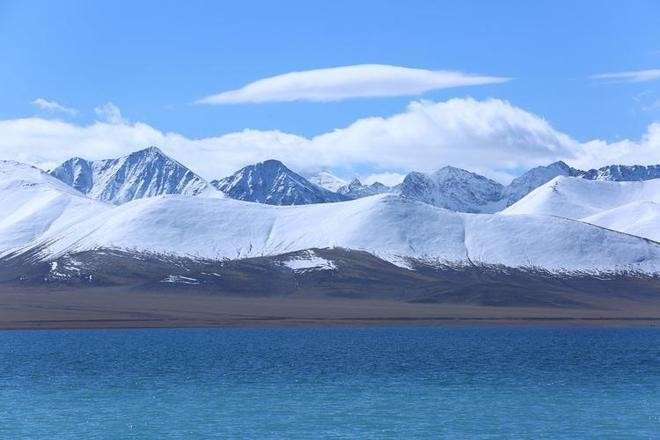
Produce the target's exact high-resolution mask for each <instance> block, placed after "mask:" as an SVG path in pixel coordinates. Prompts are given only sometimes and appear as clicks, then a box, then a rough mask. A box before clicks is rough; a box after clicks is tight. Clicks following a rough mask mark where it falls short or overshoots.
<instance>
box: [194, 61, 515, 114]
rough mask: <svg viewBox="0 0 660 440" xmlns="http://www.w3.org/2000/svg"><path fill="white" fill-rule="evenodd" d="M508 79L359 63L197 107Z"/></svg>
mask: <svg viewBox="0 0 660 440" xmlns="http://www.w3.org/2000/svg"><path fill="white" fill-rule="evenodd" d="M508 80H509V78H502V77H495V76H479V75H469V74H465V73H461V72H450V71H443V70H435V71H434V70H424V69H411V68H407V67H399V66H388V65H382V64H361V65H354V66H344V67H333V68H328V69H316V70H306V71H302V72H291V73H285V74H283V75H277V76H272V77H269V78H264V79H260V80H258V81H254V82H252V83H249V84H247V85H245V86H244V87H242V88H240V89H236V90H230V91H227V92H222V93H219V94H216V95H211V96H207V97H205V98H202V99H200V100H199V101H197V103H198V104H237V103H261V102H285V101H317V102H324V101H340V100H344V99H349V98H367V97H379V96H380V97H384V96H413V95H420V94H422V93H424V92H427V91H430V90H437V89H445V88H450V87H461V86H471V85H481V84H494V83H501V82H505V81H508Z"/></svg>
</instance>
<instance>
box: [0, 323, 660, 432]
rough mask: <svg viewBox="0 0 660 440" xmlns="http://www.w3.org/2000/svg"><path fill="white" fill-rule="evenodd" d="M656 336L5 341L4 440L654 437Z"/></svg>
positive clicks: (317, 334) (313, 332) (176, 333)
mask: <svg viewBox="0 0 660 440" xmlns="http://www.w3.org/2000/svg"><path fill="white" fill-rule="evenodd" d="M658 414H660V330H659V329H652V328H637V329H603V328H598V329H594V328H524V327H516V328H514V327H510V328H509V327H496V328H486V327H484V328H479V327H461V328H439V327H435V328H410V327H398V328H323V329H321V328H306V329H249V330H246V329H210V330H108V331H9V332H0V438H2V439H22V438H31V439H32V438H47V439H53V438H57V439H119V438H127V439H171V438H174V439H197V438H200V439H201V438H287V439H297V438H361V439H365V438H439V437H444V438H466V437H470V438H498V437H506V438H552V439H557V438H565V439H572V438H576V437H578V438H657V437H659V436H660V417H659V416H658Z"/></svg>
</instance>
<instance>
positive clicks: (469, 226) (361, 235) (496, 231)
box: [33, 195, 660, 272]
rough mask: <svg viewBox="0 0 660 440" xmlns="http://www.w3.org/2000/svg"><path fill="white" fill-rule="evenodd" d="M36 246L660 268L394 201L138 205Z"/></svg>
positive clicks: (612, 242) (540, 231)
mask: <svg viewBox="0 0 660 440" xmlns="http://www.w3.org/2000/svg"><path fill="white" fill-rule="evenodd" d="M208 219H213V220H212V221H209V220H208ZM33 246H34V247H35V248H41V247H42V246H43V247H44V249H43V250H42V253H41V255H42V257H43V258H46V259H48V258H53V257H56V256H59V255H63V254H66V253H68V252H75V251H84V250H94V249H100V248H110V249H112V248H116V249H124V250H134V251H141V252H154V253H163V254H174V255H181V256H196V257H200V258H211V259H225V258H229V259H235V258H244V257H252V256H267V255H278V254H282V253H286V252H293V251H299V250H306V249H313V248H331V247H341V248H347V249H356V250H365V251H368V252H370V253H372V254H374V255H377V256H379V257H381V258H384V259H387V260H388V261H392V262H398V261H401V258H402V257H413V258H432V259H438V260H443V261H448V262H465V261H468V262H475V263H476V262H479V263H484V264H502V265H505V266H536V267H543V268H546V269H551V270H604V271H612V270H620V269H630V270H642V271H648V272H656V271H658V269H659V268H660V245H659V244H657V243H654V242H650V241H648V240H644V239H641V238H638V237H633V236H630V235H626V234H621V233H617V232H613V231H609V230H607V229H603V228H600V227H596V226H592V225H589V224H585V223H581V222H576V221H572V220H566V219H561V218H554V217H540V216H504V215H473V214H462V213H456V212H451V211H447V210H445V209H440V208H436V207H433V206H431V205H428V204H424V203H419V202H415V201H412V200H406V199H403V198H400V197H397V196H394V195H378V196H373V197H367V198H363V199H358V200H354V201H349V202H341V203H334V204H315V205H306V206H290V207H279V206H268V205H262V204H256V203H246V202H241V201H235V200H229V199H220V200H218V199H205V198H195V197H184V196H164V197H157V198H149V199H141V200H136V201H133V202H130V203H127V204H124V205H122V206H119V207H116V208H113V209H112V211H110V212H108V213H104V214H103V215H99V216H96V217H94V218H91V219H88V220H86V221H82V222H80V223H78V224H77V225H75V226H74V227H71V228H69V229H68V230H67V231H66V233H62V234H53V235H51V236H49V237H45V238H44V239H43V240H40V241H36V242H35V243H33Z"/></svg>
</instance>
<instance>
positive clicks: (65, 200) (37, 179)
mask: <svg viewBox="0 0 660 440" xmlns="http://www.w3.org/2000/svg"><path fill="white" fill-rule="evenodd" d="M0 200H1V201H2V206H1V209H2V212H3V216H2V217H1V218H0V255H1V254H3V253H4V252H6V251H8V250H11V249H14V248H17V247H20V246H24V245H26V244H27V243H29V242H31V241H33V240H35V239H37V238H39V237H42V236H48V235H52V234H55V233H58V232H61V231H65V230H66V229H67V228H68V227H69V226H71V225H73V224H76V223H78V222H80V221H82V220H84V219H87V218H90V217H93V216H94V215H95V214H101V213H103V212H106V211H108V210H109V209H111V207H110V206H109V205H106V204H105V203H102V202H97V201H95V200H91V199H89V198H87V197H85V196H84V195H83V194H81V193H79V192H78V191H76V190H75V189H73V188H71V187H69V186H67V185H65V184H64V183H62V182H60V181H59V180H57V179H55V178H54V177H52V176H50V175H48V174H46V173H45V172H43V171H41V170H40V169H38V168H35V167H32V166H30V165H25V164H22V163H18V162H13V161H0Z"/></svg>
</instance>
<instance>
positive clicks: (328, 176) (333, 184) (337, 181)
mask: <svg viewBox="0 0 660 440" xmlns="http://www.w3.org/2000/svg"><path fill="white" fill-rule="evenodd" d="M307 180H309V181H310V182H312V183H313V184H314V185H317V186H320V187H321V188H325V189H327V190H328V191H332V192H337V190H338V189H339V188H341V187H342V186H344V185H346V184H347V182H346V181H345V180H344V179H342V178H340V177H337V176H335V175H334V174H332V173H330V172H329V171H321V172H320V173H318V174H314V175H312V176H308V177H307Z"/></svg>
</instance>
